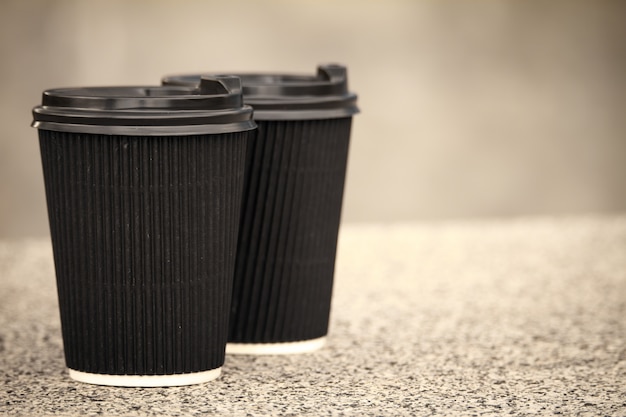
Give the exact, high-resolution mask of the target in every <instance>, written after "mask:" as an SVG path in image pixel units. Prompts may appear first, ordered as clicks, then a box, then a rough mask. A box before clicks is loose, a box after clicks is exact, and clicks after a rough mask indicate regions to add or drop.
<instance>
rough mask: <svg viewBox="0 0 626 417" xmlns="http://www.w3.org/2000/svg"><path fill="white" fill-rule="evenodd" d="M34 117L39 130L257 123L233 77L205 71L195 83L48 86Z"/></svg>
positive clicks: (206, 128) (200, 129) (183, 129)
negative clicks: (137, 85)
mask: <svg viewBox="0 0 626 417" xmlns="http://www.w3.org/2000/svg"><path fill="white" fill-rule="evenodd" d="M33 118H34V121H33V124H32V126H33V127H36V128H39V129H44V130H54V131H60V132H75V133H98V134H109V135H138V136H180V135H196V134H207V133H228V132H238V131H245V130H251V129H254V128H255V127H256V124H255V123H254V121H253V120H252V108H251V107H250V106H247V105H244V104H243V99H242V92H241V81H240V79H239V78H238V77H236V76H203V77H202V79H201V80H200V82H199V83H197V85H196V86H195V87H183V86H153V87H83V88H56V89H52V90H46V91H44V93H43V98H42V105H41V106H37V107H35V108H34V109H33Z"/></svg>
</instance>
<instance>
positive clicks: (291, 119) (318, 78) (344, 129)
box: [163, 65, 358, 352]
mask: <svg viewBox="0 0 626 417" xmlns="http://www.w3.org/2000/svg"><path fill="white" fill-rule="evenodd" d="M237 75H238V76H240V77H241V79H242V85H243V95H244V102H245V103H247V104H250V105H252V106H253V107H254V118H255V120H256V121H257V123H258V126H259V129H258V135H257V137H256V139H255V140H254V141H251V142H249V145H248V153H247V157H246V160H247V162H246V179H245V183H244V184H245V185H244V195H243V204H242V215H241V227H240V232H239V241H238V246H237V261H236V267H235V282H234V290H233V302H232V315H231V320H230V336H229V342H231V343H236V344H238V345H239V344H251V345H252V344H259V343H260V344H266V343H267V344H273V343H287V342H297V341H307V340H311V339H317V338H320V337H323V336H325V335H326V333H327V331H328V322H329V312H330V305H331V296H332V286H333V278H334V265H335V255H336V246H337V235H338V229H339V222H340V217H341V206H342V197H343V187H344V181H345V173H346V164H347V158H348V147H349V140H350V127H351V122H352V116H353V115H354V114H356V113H357V112H358V108H357V106H356V95H355V94H353V93H351V92H350V91H349V89H348V79H347V71H346V68H345V67H344V66H341V65H320V66H319V67H318V69H317V73H316V74H314V75H293V74H237ZM200 79H201V76H200V75H199V74H191V75H179V76H169V77H165V78H163V83H164V84H166V85H174V86H188V87H192V86H195V85H197V83H198V82H199V80H200ZM237 350H238V351H245V350H246V349H245V347H244V348H242V347H241V346H238V349H237ZM251 352H252V350H251Z"/></svg>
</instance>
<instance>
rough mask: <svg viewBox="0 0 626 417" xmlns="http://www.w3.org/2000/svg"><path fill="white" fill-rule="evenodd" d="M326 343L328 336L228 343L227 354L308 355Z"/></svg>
mask: <svg viewBox="0 0 626 417" xmlns="http://www.w3.org/2000/svg"><path fill="white" fill-rule="evenodd" d="M325 343H326V336H323V337H320V338H317V339H309V340H302V341H298V342H282V343H227V344H226V354H230V355H291V354H296V353H308V352H313V351H315V350H318V349H320V348H321V347H322V346H324V344H325Z"/></svg>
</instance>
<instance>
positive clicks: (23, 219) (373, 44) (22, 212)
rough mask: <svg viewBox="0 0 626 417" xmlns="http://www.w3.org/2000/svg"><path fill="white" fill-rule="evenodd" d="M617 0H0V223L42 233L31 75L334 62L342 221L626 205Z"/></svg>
mask: <svg viewBox="0 0 626 417" xmlns="http://www.w3.org/2000/svg"><path fill="white" fill-rule="evenodd" d="M625 18H626V2H603V1H594V2H569V1H568V2H521V1H518V2H513V1H498V2H495V1H490V2H486V1H485V2H461V1H438V2H434V1H433V2H417V1H409V0H407V1H398V0H385V1H366V0H358V1H332V2H331V1H320V0H307V1H287V0H284V1H278V0H276V1H266V2H261V1H249V2H244V1H219V2H217V1H163V0H137V1H111V0H107V1H49V0H46V1H43V0H42V1H25V0H15V1H14V0H11V1H7V0H3V1H2V2H1V3H0V31H1V34H2V35H1V38H0V57H1V62H2V64H1V74H0V83H1V90H0V91H1V94H0V118H1V124H0V126H1V128H0V129H1V130H0V132H1V136H0V237H18V236H45V235H46V234H48V224H47V215H46V208H45V196H44V188H43V179H42V173H41V166H40V159H39V149H38V143H37V132H36V130H35V129H32V128H30V127H29V124H30V122H31V114H30V111H31V108H32V107H33V106H35V105H37V104H38V103H39V102H40V95H41V92H42V91H43V90H44V89H46V88H52V87H62V86H85V85H114V84H122V85H129V84H142V85H146V84H158V83H159V81H160V78H161V76H163V75H165V74H172V73H185V72H197V71H219V72H226V71H233V72H236V71H278V72H295V73H311V74H312V73H314V72H315V68H316V66H317V64H318V63H326V62H337V63H344V64H346V65H348V68H349V76H350V78H349V80H350V87H351V89H352V90H353V91H355V92H357V93H358V94H359V106H360V107H361V110H362V113H361V114H359V115H358V116H357V117H356V118H355V120H354V125H353V126H354V128H353V133H352V145H351V154H350V162H349V171H348V180H347V186H346V194H345V199H344V211H343V219H344V221H345V222H361V221H379V222H387V221H408V220H423V219H429V220H431V219H449V218H474V217H484V216H496V217H505V216H525V215H536V214H540V215H558V214H564V213H589V212H610V211H623V210H624V209H626V183H625V180H626V82H625V81H626V79H625V78H626V76H625V74H626V24H625V22H626V19H625Z"/></svg>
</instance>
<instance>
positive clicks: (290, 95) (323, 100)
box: [162, 64, 359, 120]
mask: <svg viewBox="0 0 626 417" xmlns="http://www.w3.org/2000/svg"><path fill="white" fill-rule="evenodd" d="M237 76H239V77H240V78H241V82H242V84H243V95H244V101H245V102H246V104H249V105H251V106H252V107H254V118H255V119H257V120H307V119H334V118H340V117H350V116H352V115H354V114H356V113H358V112H359V109H358V108H357V106H356V99H357V96H356V95H355V94H353V93H350V92H349V91H348V75H347V71H346V67H344V66H342V65H334V64H330V65H320V66H319V67H318V68H317V75H313V76H311V75H289V74H237ZM200 79H201V75H200V74H189V75H172V76H167V77H164V78H163V80H162V82H163V85H169V86H187V87H194V86H196V85H198V82H199V81H200Z"/></svg>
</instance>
